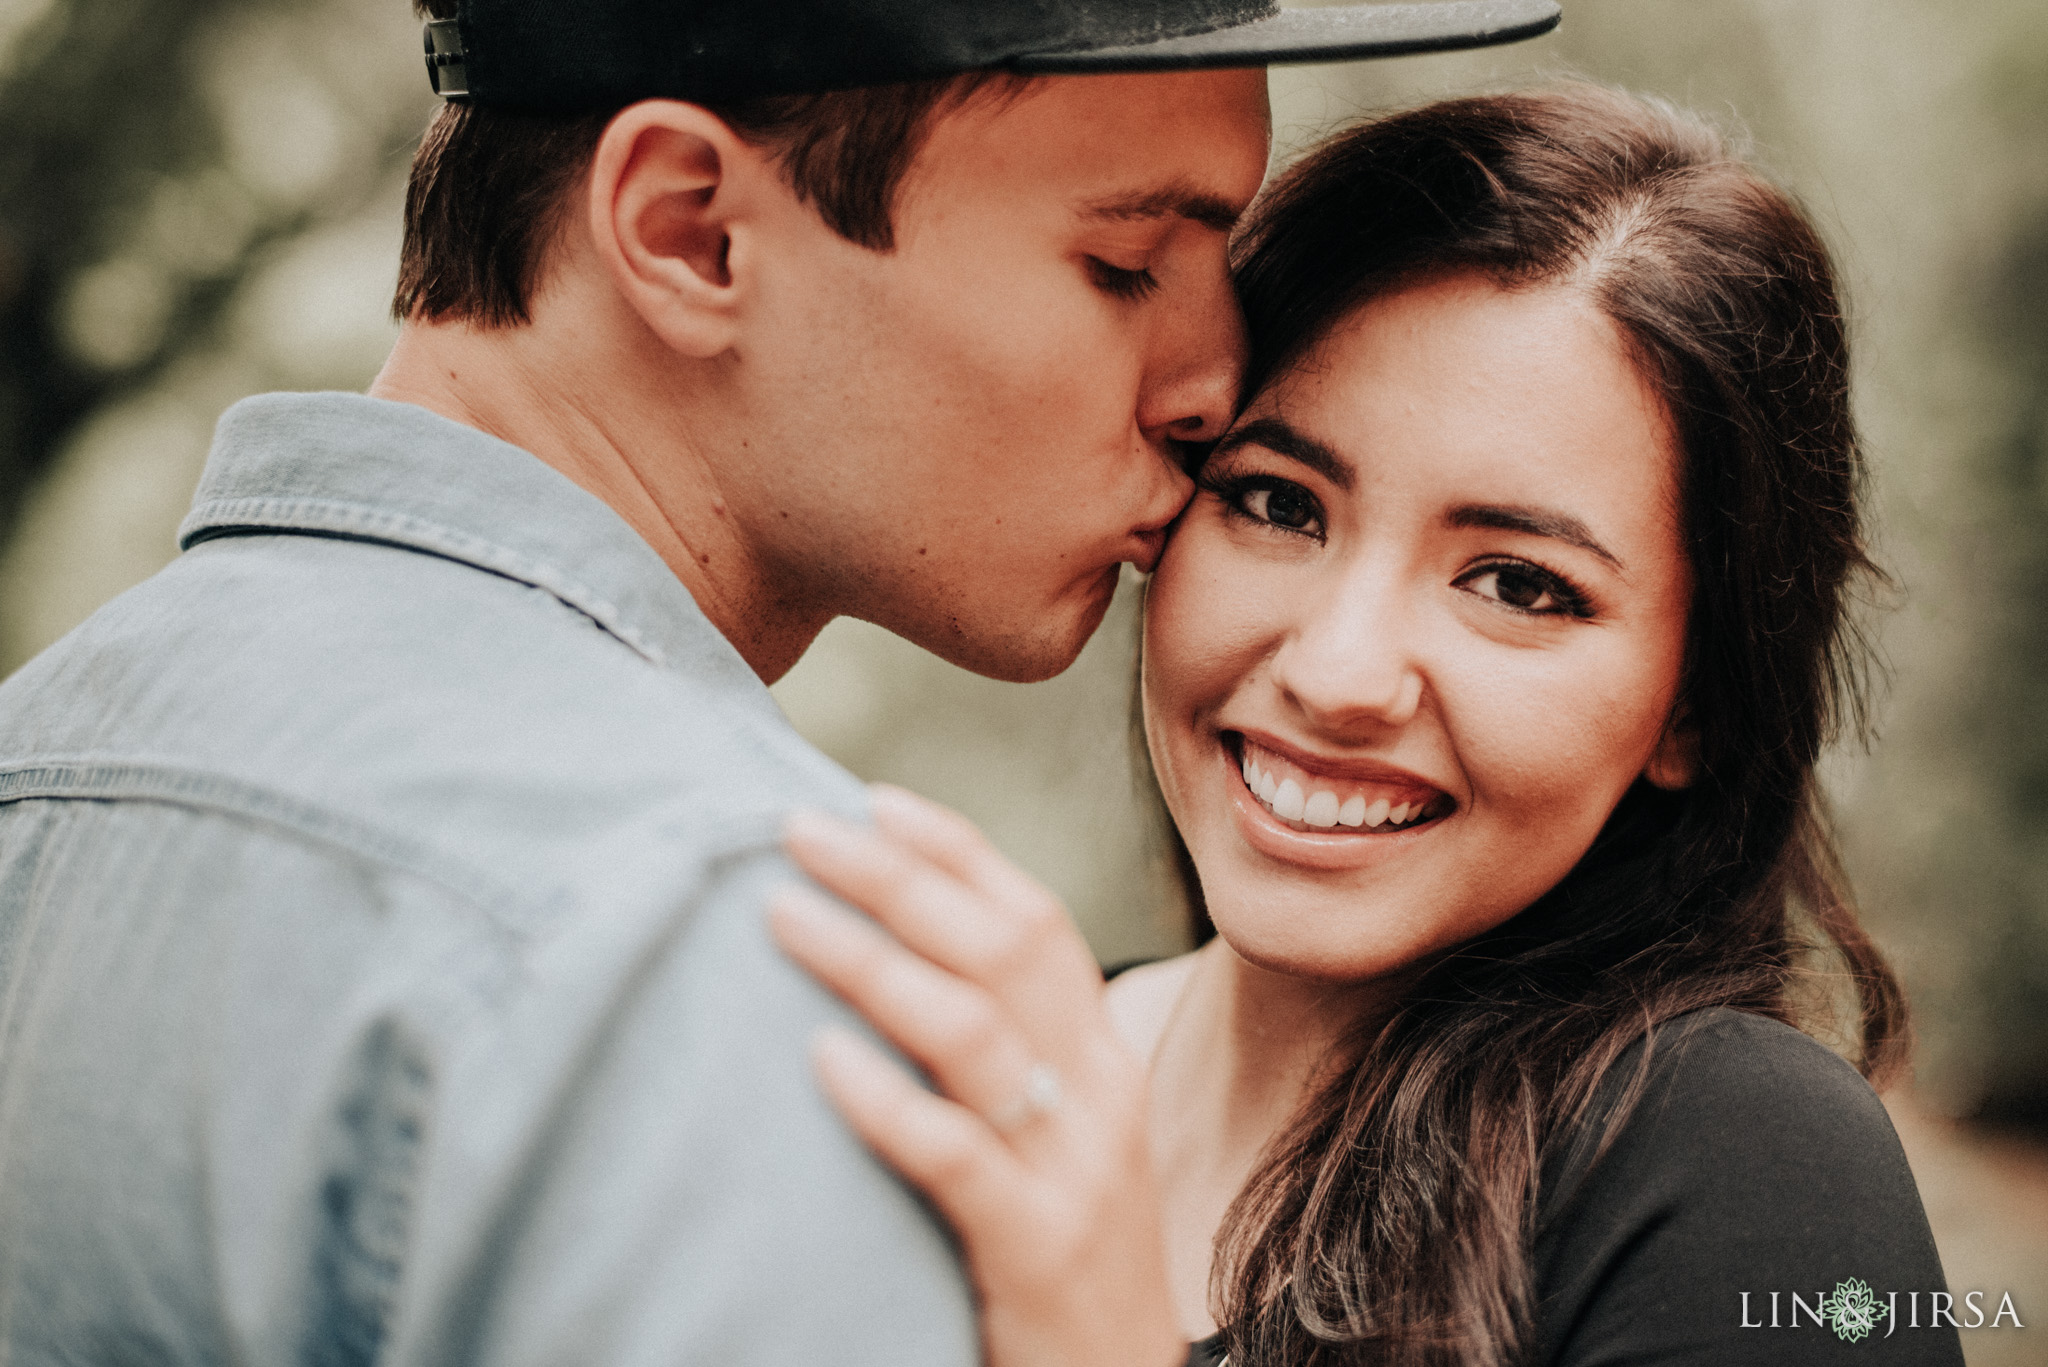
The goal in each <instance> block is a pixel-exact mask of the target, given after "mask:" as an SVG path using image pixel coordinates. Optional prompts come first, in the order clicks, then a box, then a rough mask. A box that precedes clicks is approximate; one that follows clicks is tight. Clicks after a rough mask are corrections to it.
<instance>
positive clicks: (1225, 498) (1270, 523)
mask: <svg viewBox="0 0 2048 1367" xmlns="http://www.w3.org/2000/svg"><path fill="white" fill-rule="evenodd" d="M1198 482H1199V483H1200V484H1201V486H1202V488H1204V489H1206V490H1207V491H1208V492H1210V493H1212V494H1214V495H1215V496H1216V497H1217V498H1218V499H1220V500H1222V503H1223V506H1224V508H1225V510H1227V511H1228V512H1229V513H1230V514H1231V515H1232V516H1233V517H1238V518H1243V519H1245V520H1247V521H1250V522H1255V523H1258V524H1260V525H1261V526H1266V527H1272V528H1275V529H1277V530H1279V531H1283V532H1293V533H1295V534H1297V535H1300V536H1308V537H1313V538H1315V539H1316V540H1319V541H1320V540H1321V539H1322V536H1323V508H1322V505H1321V504H1320V503H1318V502H1317V501H1316V496H1315V495H1314V494H1312V493H1310V492H1309V491H1308V490H1306V489H1304V488H1302V487H1301V486H1300V485H1299V484H1296V483H1295V482H1294V481H1293V480H1289V479H1281V478H1280V477H1279V476H1278V475H1234V476H1233V475H1223V476H1218V477H1215V478H1204V479H1202V480H1200V481H1198Z"/></svg>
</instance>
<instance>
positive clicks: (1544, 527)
mask: <svg viewBox="0 0 2048 1367" xmlns="http://www.w3.org/2000/svg"><path fill="white" fill-rule="evenodd" d="M1447 520H1448V521H1449V522H1450V524H1451V525H1452V526H1453V527H1492V528H1495V529H1497V530H1499V531H1503V532H1524V533H1526V534H1528V535H1530V536H1547V537H1549V538H1550V539H1551V540H1553V541H1562V542H1564V543H1566V544H1567V545H1572V546H1577V547H1578V548H1579V549H1580V550H1583V551H1591V552H1592V553H1593V554H1594V555H1597V556H1599V557H1600V558H1601V559H1602V560H1605V561H1606V562H1607V563H1608V564H1610V565H1612V566H1614V568H1616V569H1617V570H1621V571H1623V572H1624V573H1626V572H1627V569H1628V567H1627V566H1626V565H1623V564H1622V563H1621V558H1620V557H1619V556H1617V555H1615V553H1614V552H1613V551H1610V550H1608V549H1607V548H1606V547H1605V546H1603V545H1601V544H1600V541H1599V539H1598V538H1597V537H1595V536H1594V535H1593V531H1592V529H1591V528H1590V527H1588V526H1587V525H1586V524H1585V523H1583V522H1581V521H1579V519H1577V518H1575V517H1573V516H1572V515H1571V514H1570V513H1561V512H1558V511H1557V510H1555V509H1553V508H1530V507H1526V506H1522V505H1508V504H1495V503H1468V504H1466V505H1465V506H1464V507H1462V508H1454V509H1452V510H1451V515H1450V517H1449V518H1448V519H1447Z"/></svg>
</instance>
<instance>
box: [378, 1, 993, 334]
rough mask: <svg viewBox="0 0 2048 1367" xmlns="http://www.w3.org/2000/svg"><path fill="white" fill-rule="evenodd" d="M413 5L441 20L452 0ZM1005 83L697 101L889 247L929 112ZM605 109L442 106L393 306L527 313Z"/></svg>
mask: <svg viewBox="0 0 2048 1367" xmlns="http://www.w3.org/2000/svg"><path fill="white" fill-rule="evenodd" d="M418 8H420V9H422V10H423V11H424V12H426V13H428V14H431V15H432V16H433V17H435V18H450V17H453V12H454V8H455V0H429V2H428V3H427V4H425V5H423V6H418ZM444 10H445V11H447V12H446V13H443V12H442V11H444ZM1003 84H1009V85H1022V84H1023V78H1021V77H1016V76H1012V75H1009V74H1007V73H1003V72H996V71H971V72H967V73H965V74H964V75H959V76H945V77H939V78H936V79H933V80H925V81H907V82H902V83H900V84H895V85H882V86H870V87H867V88H865V89H859V90H834V91H826V92H822V93H819V94H806V95H769V96H760V97H757V98H754V99H747V100H739V101H722V102H718V103H707V105H706V108H708V109H710V110H711V112H712V113H714V114H716V115H718V116H719V117H720V118H721V119H723V120H725V122H726V123H727V124H729V125H730V126H731V127H732V129H733V131H734V132H736V133H738V134H739V135H740V136H741V137H743V138H745V139H747V140H748V141H749V142H752V143H755V144H756V145H759V146H765V147H769V148H772V149H773V151H774V153H775V157H776V160H777V161H778V163H779V164H780V165H781V168H782V172H783V175H784V176H785V177H786V178H787V179H788V181H789V183H790V185H791V186H792V187H793V188H794V189H795V190H796V192H797V194H798V195H799V196H800V197H802V198H803V199H804V200H805V201H806V202H808V203H810V204H812V205H814V206H815V207H816V208H817V210H818V214H819V217H821V218H823V219H824V220H825V222H826V223H827V224H828V225H829V226H830V227H831V228H832V230H833V231H834V232H837V233H838V234H839V235H840V236H842V237H844V238H846V239H848V240H849V241H852V242H857V243H859V244H860V245H861V246H863V247H867V248H869V249H870V250H873V251H880V252H886V251H889V250H891V249H893V248H894V246H895V244H896V234H895V224H894V214H893V211H894V208H895V200H896V192H897V190H898V188H899V187H900V186H901V185H902V183H903V177H904V174H905V173H906V172H907V171H908V170H909V169H910V164H911V162H912V161H913V160H914V159H915V158H916V156H917V151H918V148H919V147H920V146H921V145H922V144H923V141H924V135H925V132H926V131H927V129H928V128H929V125H930V121H931V118H932V115H933V114H934V113H935V112H936V111H937V110H939V109H940V108H941V107H942V106H943V107H949V108H950V107H954V106H957V105H959V104H961V103H964V102H965V101H966V100H968V99H969V98H971V97H972V96H973V95H975V94H976V93H978V92H979V91H981V90H982V89H984V88H985V87H988V86H990V85H1003ZM616 112H617V111H615V110H614V111H608V112H605V113H595V114H571V115H562V114H534V113H525V112H521V111H518V110H510V109H494V108H481V107H476V106H469V105H455V104H450V105H446V106H444V107H443V108H442V110H441V112H440V113H439V114H438V115H437V116H436V117H435V119H434V122H433V124H432V126H431V127H429V128H428V129H427V134H426V137H425V138H423V139H422V140H421V142H420V147H419V151H418V152H417V153H416V154H415V155H414V157H413V163H412V179H411V182H410V184H408V186H407V187H406V194H405V244H404V247H403V248H402V250H401V253H400V256H399V265H398V290H397V294H396V296H395V297H394V299H393V301H392V312H393V313H394V314H395V315H396V316H397V317H399V318H400V319H407V318H418V319H423V320H426V321H431V322H463V323H469V324H472V325H475V326H479V327H511V326H516V325H518V324H521V323H525V322H526V321H528V319H529V318H530V317H531V314H530V311H529V307H530V305H531V303H532V299H533V294H534V291H535V290H536V288H538V286H539V284H540V281H541V278H542V275H543V274H544V272H545V269H546V266H547V256H548V252H549V249H550V248H551V247H552V245H553V243H554V241H555V237H556V234H557V233H558V232H559V231H560V230H561V227H562V225H563V223H564V221H565V215H566V214H567V213H568V212H569V209H570V191H571V190H573V189H574V188H575V186H576V184H577V182H578V181H579V180H581V178H582V176H583V173H584V171H585V170H586V169H587V168H588V167H589V165H590V161H591V158H592V156H593V155H595V153H596V151H597V143H598V139H599V138H600V137H601V136H602V135H603V133H604V130H605V127H606V125H607V124H609V123H610V122H611V119H612V116H613V114H615V113H616Z"/></svg>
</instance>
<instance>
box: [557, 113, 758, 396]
mask: <svg viewBox="0 0 2048 1367" xmlns="http://www.w3.org/2000/svg"><path fill="white" fill-rule="evenodd" d="M764 174H765V175H767V176H770V177H773V176H774V175H775V171H774V168H773V167H772V166H771V165H768V164H767V162H766V158H765V157H764V156H763V155H762V154H761V153H760V152H759V151H758V150H757V149H755V148H753V147H751V146H749V145H748V144H747V143H746V142H745V141H743V140H742V139H741V138H740V137H739V136H738V135H737V134H736V133H734V132H733V131H732V129H731V127H730V126H729V125H727V124H726V123H725V121H724V120H722V119H720V118H719V117H718V116H717V115H715V114H713V113H711V112H710V111H709V110H707V109H703V108H701V107H699V106H697V105H693V104H684V103H682V102H680V101H676V100H643V101H641V102H640V103H638V104H634V105H629V106H628V107H627V108H625V109H624V110H621V111H620V113H619V114H618V116H617V117H616V118H614V119H613V120H612V121H611V123H610V124H608V125H607V126H606V128H605V130H604V134H603V136H602V137H601V138H600V139H599V140H598V145H597V153H596V155H595V156H594V157H593V158H592V159H591V169H590V183H589V186H588V198H587V205H588V210H589V218H588V222H589V227H590V233H591V237H592V239H593V243H594V245H595V248H596V250H597V253H598V255H599V257H600V258H601V259H602V260H603V261H604V263H605V265H606V267H607V268H608V269H609V271H610V273H611V276H612V279H613V282H614V283H615V284H616V285H617V287H618V289H619V292H620V293H621V295H623V296H624V298H625V300H626V302H627V304H628V305H629V306H630V307H631V308H632V309H633V311H634V312H635V313H637V314H639V315H640V318H641V319H642V321H644V322H645V323H646V324H647V326H648V327H649V328H650V329H651V330H652V331H653V332H654V334H655V335H656V336H658V337H660V338H661V340H662V341H663V342H665V343H667V344H668V345H669V346H670V347H671V348H673V349H674V350H676V351H678V352H680V353H682V354H683V355H685V356H690V357H694V358H698V359H706V358H709V357H712V356H716V355H719V354H720V353H722V352H724V351H726V350H727V349H728V348H730V347H731V346H732V345H733V343H734V341H735V340H736V336H737V331H738V327H737V324H738V313H739V308H740V302H741V298H742V296H743V293H744V286H745V283H746V282H744V281H741V280H738V279H736V278H735V274H734V270H733V266H734V260H733V258H734V254H735V253H734V248H735V241H736V239H740V238H744V236H745V235H746V233H747V231H748V223H747V217H746V216H747V213H748V211H749V209H750V207H752V206H753V203H754V200H755V198H756V194H755V192H756V191H758V189H759V186H758V185H757V184H756V183H755V182H756V181H757V180H758V179H759V178H760V177H761V176H763V175H764Z"/></svg>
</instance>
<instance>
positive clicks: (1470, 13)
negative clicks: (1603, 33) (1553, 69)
mask: <svg viewBox="0 0 2048 1367" xmlns="http://www.w3.org/2000/svg"><path fill="white" fill-rule="evenodd" d="M1560 17H1561V14H1560V11H1559V10H1558V7H1557V4H1556V0H1440V3H1424V4H1405V5H1340V6H1332V7H1330V8H1327V9H1288V10H1281V11H1280V12H1279V13H1278V14H1273V15H1268V16H1267V17H1265V18H1263V19H1254V20H1253V21H1251V22H1250V23H1248V24H1237V25H1233V26H1232V27H1229V28H1220V29H1211V30H1210V31H1208V32H1206V33H1191V34H1187V35H1185V36H1183V37H1179V38H1161V39H1159V40H1158V41H1157V42H1151V43H1134V44H1130V45H1127V46H1122V47H1099V48H1083V49H1076V50H1071V51H1065V52H1033V53H1026V54H1023V55H1021V56H1018V57H1015V58H1013V59H1011V62H1010V63H1009V65H1010V66H1012V67H1013V68H1014V69H1015V70H1017V71H1021V72H1028V73H1032V74H1045V75H1054V74H1061V73H1082V72H1090V71H1097V72H1101V71H1189V70H1196V69H1200V68H1203V67H1242V66H1273V65H1279V64H1282V63H1288V62H1344V61H1355V60H1357V59H1359V58H1363V57H1400V56H1405V55H1407V54H1410V53H1416V52H1451V51H1455V50H1457V49H1459V48H1474V47H1492V46H1493V45H1495V44H1497V43H1515V42H1520V41H1521V40H1522V39H1524V38H1534V37H1536V36H1538V35H1539V34H1544V33H1548V32H1550V30H1552V29H1554V28H1556V27H1557V23H1558V20H1559V18H1560Z"/></svg>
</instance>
